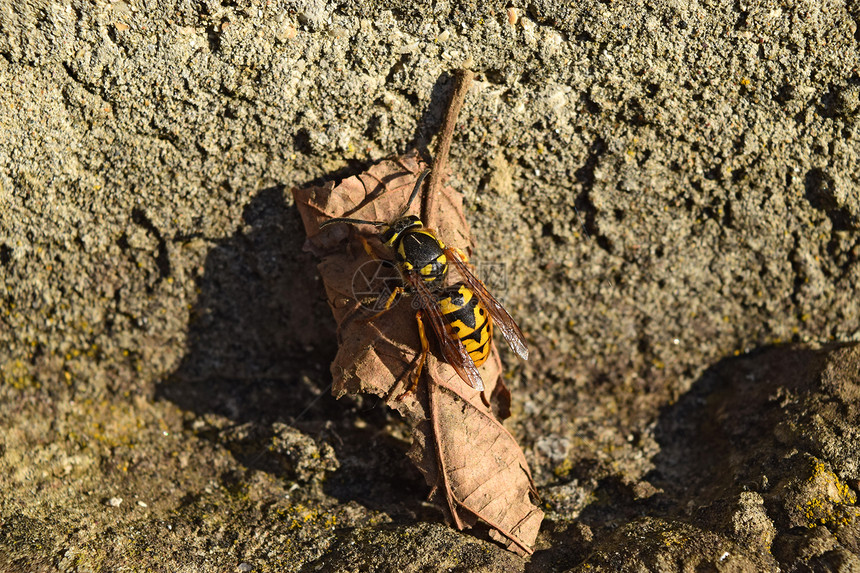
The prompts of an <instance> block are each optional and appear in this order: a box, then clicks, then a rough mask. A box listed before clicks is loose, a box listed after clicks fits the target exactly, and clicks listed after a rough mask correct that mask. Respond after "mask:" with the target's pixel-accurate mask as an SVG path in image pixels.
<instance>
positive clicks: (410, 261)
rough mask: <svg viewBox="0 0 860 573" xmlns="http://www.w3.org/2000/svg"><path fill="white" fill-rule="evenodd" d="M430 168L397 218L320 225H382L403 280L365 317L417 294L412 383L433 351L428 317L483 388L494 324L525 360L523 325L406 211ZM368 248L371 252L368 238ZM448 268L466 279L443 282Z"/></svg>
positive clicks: (458, 363)
mask: <svg viewBox="0 0 860 573" xmlns="http://www.w3.org/2000/svg"><path fill="white" fill-rule="evenodd" d="M429 173H430V171H429V170H427V171H424V172H423V173H422V174H421V176H420V177H419V178H418V181H417V182H416V183H415V188H414V189H413V190H412V194H411V195H410V196H409V200H408V201H407V203H406V206H405V207H404V208H403V211H402V212H401V213H400V215H398V216H397V217H396V218H395V219H394V220H393V221H388V222H386V221H366V220H363V219H351V218H348V217H339V218H333V219H329V220H327V221H325V222H323V223H322V224H321V225H320V228H322V227H325V226H326V225H331V224H334V223H350V224H354V225H373V226H374V227H376V228H377V229H379V238H380V240H381V242H382V243H383V245H385V247H387V248H388V249H389V250H390V251H391V252H392V253H393V254H394V265H395V267H396V268H397V270H398V272H399V274H400V278H401V283H402V284H401V285H398V286H397V287H395V288H394V289H392V292H391V294H390V296H389V297H388V299H387V300H386V302H385V304H384V306H383V308H382V311H380V312H379V313H377V314H375V315H373V316H371V317H370V318H368V319H367V320H373V319H375V318H377V317H379V316H380V315H382V314H383V313H385V312H387V311H388V310H389V309H390V308H391V305H392V304H393V303H394V301H395V300H396V299H397V298H398V297H399V296H401V295H403V294H404V293H406V294H410V295H412V296H415V297H417V304H416V305H415V306H416V307H417V308H418V311H417V312H416V315H415V319H416V322H417V323H418V334H419V337H420V340H421V354H420V355H419V358H418V363H417V366H416V367H415V370H414V378H413V382H412V386H411V388H414V387H415V385H417V383H418V379H419V377H420V375H421V369H422V368H423V366H424V363H425V361H426V359H427V353H428V352H429V343H428V341H427V335H426V332H425V329H424V320H423V319H424V317H425V316H426V317H427V319H428V320H429V322H430V326H431V327H432V329H433V332H434V334H435V335H436V339H437V341H438V342H439V347H440V350H441V351H442V356H443V357H444V359H445V361H446V362H447V363H448V364H450V365H451V366H453V367H454V370H456V372H457V374H459V376H460V378H462V379H463V381H465V382H466V383H467V384H468V385H469V386H471V387H472V388H474V389H475V390H478V391H479V392H482V391H483V390H484V383H483V381H482V380H481V375H480V373H479V372H478V366H480V365H481V364H483V363H484V362H485V361H486V360H487V357H488V356H489V355H490V341H491V340H492V336H493V325H494V324H495V325H496V326H497V327H498V329H499V330H500V331H501V332H502V335H503V336H504V338H505V340H507V342H508V344H509V345H510V347H511V349H512V350H513V351H514V352H516V353H517V354H518V355H519V356H520V357H521V358H522V359H523V360H528V355H529V350H528V347H527V346H526V342H525V338H524V336H523V333H522V331H521V330H520V328H519V326H517V323H516V322H514V319H513V318H511V315H510V314H508V311H506V310H505V308H504V307H503V306H502V305H501V303H499V301H498V300H496V298H495V297H494V296H493V295H491V294H490V293H489V291H488V290H487V288H486V287H485V286H484V283H483V282H481V281H480V280H479V279H478V278H477V277H475V275H474V274H473V273H472V271H471V270H470V265H469V264H468V261H467V259H466V256H465V254H462V252H461V251H459V249H452V248H450V247H447V246H446V245H445V244H444V243H443V242H442V241H440V240H439V238H438V237H437V236H436V235H435V233H433V231H431V230H429V229H427V228H426V227H424V223H423V222H422V221H421V219H420V218H419V217H417V216H415V215H406V213H407V212H408V211H409V206H410V205H411V204H412V202H413V201H414V200H415V197H416V196H417V195H418V191H419V190H420V189H421V184H422V183H423V181H424V178H425V177H426V176H427V175H428V174H429ZM365 248H366V249H367V250H368V253H369V254H371V255H372V253H371V252H370V249H369V247H368V245H367V243H366V242H365ZM450 267H453V268H454V269H456V271H457V273H458V274H459V275H460V277H462V281H461V282H457V283H456V284H453V285H450V286H445V283H446V279H447V277H448V270H449V268H450ZM407 393H408V391H407Z"/></svg>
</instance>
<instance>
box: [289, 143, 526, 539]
mask: <svg viewBox="0 0 860 573" xmlns="http://www.w3.org/2000/svg"><path fill="white" fill-rule="evenodd" d="M424 169H426V165H424V164H423V163H422V162H421V161H420V160H419V159H418V158H417V156H416V155H415V154H410V155H406V156H402V157H399V158H394V159H390V160H384V161H382V162H380V163H378V164H377V165H374V166H373V167H371V168H370V169H368V170H367V171H366V172H364V173H361V174H360V175H358V176H355V177H350V178H348V179H346V180H344V181H342V182H341V183H340V184H339V185H337V186H336V187H335V186H334V185H333V184H327V185H325V186H322V187H311V188H307V189H301V190H294V191H293V193H294V196H295V199H296V204H297V206H298V209H299V212H300V213H301V216H302V220H303V221H304V224H305V230H306V232H307V235H308V242H307V245H306V248H308V249H309V250H311V251H313V252H315V253H316V254H317V255H318V256H320V257H321V258H322V262H321V263H320V264H319V271H320V274H321V275H322V278H323V282H324V284H325V288H326V292H327V296H328V300H329V304H330V306H331V308H332V313H333V314H334V317H335V320H336V322H337V324H338V354H337V356H336V357H335V360H334V362H333V363H332V366H331V370H332V376H333V379H334V384H333V389H332V393H333V394H334V395H335V396H336V397H340V396H343V395H344V394H347V393H350V394H354V393H360V392H365V393H371V394H375V395H377V396H381V397H383V398H384V399H385V401H386V403H387V404H388V405H389V406H391V407H392V408H394V409H396V410H397V411H399V412H400V413H401V414H402V415H403V416H404V417H405V418H406V419H407V420H408V421H409V423H410V424H411V425H412V427H413V447H412V450H411V451H410V454H409V455H410V457H411V459H412V460H413V461H414V462H415V464H416V465H417V466H418V467H419V469H421V471H422V472H423V473H424V476H425V479H426V480H427V483H428V484H430V485H431V486H432V488H433V492H434V494H435V495H436V496H437V497H438V498H440V500H441V499H444V505H445V507H446V508H447V509H448V512H449V515H450V517H451V519H452V521H453V522H454V524H455V525H456V526H457V527H458V528H460V529H462V528H464V527H468V526H471V525H473V524H474V523H475V522H476V520H477V519H480V520H482V521H484V522H485V523H487V524H488V525H489V526H490V527H491V528H492V532H491V535H493V537H494V539H496V540H498V541H500V542H502V543H504V544H505V545H506V546H507V547H508V548H509V549H511V550H514V551H517V552H519V553H531V551H532V549H531V547H532V546H533V544H534V540H535V538H536V536H537V532H538V528H539V527H540V522H541V520H542V519H543V512H542V511H541V510H540V509H539V508H538V507H537V506H536V505H535V504H534V503H533V502H532V500H531V499H532V498H531V496H532V495H533V494H534V485H533V483H532V479H531V474H530V473H529V470H528V464H527V463H526V460H525V456H524V455H523V453H522V450H521V449H520V448H519V446H518V445H517V443H516V441H515V440H514V438H513V436H511V434H510V433H509V432H508V431H507V430H506V429H505V428H504V426H502V424H501V422H499V418H505V417H507V416H508V415H509V413H510V408H509V407H510V393H509V392H508V390H507V388H506V387H505V386H504V384H503V383H502V381H501V376H500V374H501V363H500V361H499V357H498V353H497V351H496V349H495V347H493V350H492V353H491V355H490V358H489V359H488V360H487V361H486V362H485V363H484V364H483V365H482V366H481V367H480V368H479V371H480V373H481V377H482V379H483V381H484V386H485V390H484V393H483V394H482V393H481V392H478V391H476V390H474V389H473V388H471V387H470V386H468V385H467V384H466V383H465V382H464V381H463V380H462V379H461V378H460V377H459V376H458V374H457V373H456V371H455V370H454V368H453V367H452V366H450V365H449V364H447V363H446V362H444V361H442V360H439V359H438V358H437V357H436V351H437V349H436V348H435V342H434V340H432V339H431V342H430V345H431V354H430V356H428V359H427V364H426V366H425V369H424V374H422V380H425V381H428V382H427V383H426V384H419V387H418V388H417V390H416V391H415V392H414V393H408V394H406V395H402V394H403V392H404V391H405V390H406V388H407V387H408V385H409V383H408V374H409V373H410V372H411V370H412V367H413V365H414V363H415V360H416V359H417V357H418V355H419V353H420V348H421V345H420V340H419V336H418V329H417V326H416V321H415V308H413V306H412V304H411V303H412V302H413V301H412V298H411V297H409V296H405V297H403V298H402V299H401V300H400V301H399V302H398V303H397V304H395V305H394V306H393V307H392V308H391V310H389V311H388V312H386V313H385V314H384V315H382V316H380V317H379V318H377V319H375V320H372V321H369V322H368V321H366V319H367V318H368V317H369V316H372V314H373V313H372V312H370V311H369V310H368V309H367V308H366V306H363V304H364V305H368V304H370V303H373V302H376V301H375V300H374V298H373V297H372V296H371V297H370V298H369V299H367V300H366V299H365V298H364V297H363V296H360V295H358V294H355V293H356V292H364V293H373V292H378V291H379V290H381V288H382V283H381V281H380V279H379V278H378V277H375V278H374V271H375V270H377V269H379V261H378V260H375V259H374V257H372V256H370V255H369V254H368V253H367V252H366V250H365V248H364V245H363V244H362V241H361V239H360V237H363V238H364V239H365V240H366V241H367V243H368V244H369V245H370V246H371V247H372V249H373V251H374V252H375V253H380V254H381V253H385V250H384V248H383V247H382V245H381V244H380V242H379V240H378V239H377V238H376V230H375V228H374V227H372V226H370V225H359V226H353V225H350V224H340V225H331V226H328V227H326V228H324V229H322V230H320V228H319V226H320V224H321V223H322V222H324V221H326V220H328V219H329V218H333V217H352V218H357V219H366V220H372V221H391V220H393V219H395V218H396V217H397V216H398V215H400V213H401V210H402V209H403V207H404V206H405V204H406V201H407V200H408V198H409V194H410V193H411V191H412V189H413V186H414V184H415V181H416V179H417V177H418V175H419V174H420V173H421V172H422V171H423V170H424ZM432 204H433V205H434V213H432V214H431V217H430V218H431V219H432V220H433V221H434V224H435V229H434V230H435V231H436V233H437V236H438V237H439V238H440V239H441V240H442V241H443V242H444V243H445V244H447V245H449V246H453V247H458V248H460V249H463V250H470V248H471V246H472V239H471V235H470V233H469V229H468V225H467V224H466V220H465V218H464V216H463V205H462V199H461V197H460V195H459V194H457V193H456V192H454V191H453V190H452V189H451V188H450V187H445V188H443V189H442V191H441V192H440V193H439V195H438V196H437V197H436V201H434V202H433V203H432ZM419 208H420V201H416V202H414V204H413V205H412V206H411V209H410V213H413V214H418V213H417V211H418V210H419ZM388 258H390V255H389V256H388ZM389 273H390V276H396V272H395V271H394V270H393V269H391V270H390V271H389ZM431 334H432V333H431ZM431 338H432V337H431ZM487 396H489V399H487ZM497 416H498V417H497Z"/></svg>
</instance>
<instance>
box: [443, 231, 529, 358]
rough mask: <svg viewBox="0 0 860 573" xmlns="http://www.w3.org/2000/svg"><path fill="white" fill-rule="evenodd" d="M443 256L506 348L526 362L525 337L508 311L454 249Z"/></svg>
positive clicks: (527, 353)
mask: <svg viewBox="0 0 860 573" xmlns="http://www.w3.org/2000/svg"><path fill="white" fill-rule="evenodd" d="M445 256H446V257H448V261H450V262H453V263H454V266H455V267H457V271H459V273H460V275H461V276H462V277H463V280H464V281H465V282H466V284H468V285H469V288H471V289H472V291H473V292H474V293H475V295H477V297H478V299H480V301H481V302H482V303H483V304H484V306H485V307H486V308H487V312H489V313H490V316H491V317H493V320H494V321H495V322H496V326H498V328H499V330H501V331H502V336H504V337H505V340H507V341H508V346H510V347H511V350H513V351H514V352H516V353H517V354H518V355H519V356H520V358H522V359H523V360H528V359H529V347H528V346H526V339H525V336H523V331H522V330H520V327H519V326H517V323H516V322H514V319H513V318H512V317H511V315H510V314H508V311H506V310H505V307H503V306H502V304H501V303H500V302H499V301H497V300H496V297H494V296H493V295H491V294H490V291H488V290H487V287H485V286H484V283H482V282H481V281H480V280H479V279H478V277H476V276H475V275H473V274H472V271H471V270H470V269H469V265H468V264H466V262H465V261H464V260H463V259H462V258H460V255H459V254H458V253H457V252H456V251H455V250H454V249H451V248H450V247H447V248H446V249H445Z"/></svg>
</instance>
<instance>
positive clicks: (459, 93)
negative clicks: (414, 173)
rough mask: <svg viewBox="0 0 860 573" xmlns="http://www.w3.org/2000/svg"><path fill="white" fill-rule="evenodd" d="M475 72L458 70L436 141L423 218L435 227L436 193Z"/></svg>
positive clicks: (426, 222)
mask: <svg viewBox="0 0 860 573" xmlns="http://www.w3.org/2000/svg"><path fill="white" fill-rule="evenodd" d="M474 77H475V73H474V72H473V71H471V70H457V72H456V75H455V78H456V79H455V84H454V91H453V93H452V94H451V101H450V102H448V109H447V110H445V118H444V119H443V121H442V127H441V129H440V131H439V139H438V141H437V142H436V156H435V157H434V159H433V172H432V173H430V182H429V184H428V185H427V189H426V191H425V193H424V201H423V204H422V217H421V218H422V220H423V221H424V223H425V224H426V225H427V226H428V227H431V228H432V227H433V218H434V217H433V208H434V202H435V198H436V195H437V194H439V193H440V192H441V191H442V179H443V178H444V177H445V175H446V173H447V171H448V154H449V152H450V151H451V140H452V139H454V126H456V125H457V116H458V115H460V108H461V107H463V100H464V99H466V93H467V92H468V91H469V88H470V87H471V86H472V79H473V78H474Z"/></svg>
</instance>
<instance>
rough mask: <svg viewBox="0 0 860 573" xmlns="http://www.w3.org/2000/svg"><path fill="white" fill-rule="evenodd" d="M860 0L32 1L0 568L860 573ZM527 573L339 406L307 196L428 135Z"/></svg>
mask: <svg viewBox="0 0 860 573" xmlns="http://www.w3.org/2000/svg"><path fill="white" fill-rule="evenodd" d="M858 19H860V6H858V5H857V4H856V3H854V2H832V1H829V0H824V1H804V0H797V1H775V0H774V1H771V0H756V1H728V0H713V1H711V0H699V1H696V0H690V1H687V0H655V1H651V2H644V1H641V0H640V1H629V0H609V1H594V0H583V1H582V2H575V3H574V2H572V3H567V2H554V1H552V2H550V1H546V0H534V1H533V2H518V1H512V2H497V1H495V0H488V1H485V2H448V1H445V0H437V1H435V2H429V3H426V2H419V3H415V2H403V1H399V0H395V1H394V2H379V3H371V2H364V1H362V0H356V1H349V0H347V1H342V2H339V1H325V0H307V1H301V0H293V1H291V0H287V1H284V0H269V1H257V0H229V1H227V0H225V1H223V2H218V1H213V0H202V1H198V2H186V1H183V0H177V1H169V0H168V1H162V0H141V1H138V0H117V1H113V2H109V1H98V2H79V1H74V0H73V1H71V2H57V3H39V2H33V1H28V0H24V1H23V2H21V1H17V2H12V1H10V0H0V129H2V131H0V428H2V429H1V430H0V569H2V570H4V571H241V572H250V571H401V572H405V571H436V570H451V571H564V570H589V571H593V570H602V571H616V570H627V571H634V570H636V571H641V570H684V571H693V570H697V571H699V570H733V571H734V570H748V571H759V570H771V571H776V570H782V571H792V570H797V571H825V570H838V571H857V570H858V568H860V545H858V541H857V539H858V537H860V519H858V507H857V494H858V489H860V481H858V480H860V461H858V460H860V447H858V443H860V414H858V402H860V374H858V372H860V368H858V367H860V349H858V347H855V346H852V344H854V343H856V342H857V341H858V340H860V297H858V294H860V286H858V285H860V175H858V165H860V161H858V154H860V143H858V141H860V125H859V124H858V114H860V73H858V65H860V62H858V60H860V56H858V54H860V49H858V48H860V47H858V43H860V31H858V26H857V22H858ZM463 66H465V67H469V68H471V69H473V70H474V71H475V72H476V74H477V81H476V83H475V85H474V86H473V89H472V91H471V92H470V93H469V95H468V97H467V99H466V102H465V104H464V107H463V110H462V112H461V116H460V121H459V124H458V126H457V132H456V135H455V139H454V143H453V147H452V155H451V167H452V170H453V176H452V178H451V183H452V185H453V186H454V187H455V188H456V189H459V190H461V191H462V192H463V194H464V198H465V202H466V205H467V214H468V217H469V219H470V224H471V225H472V227H473V231H474V234H475V236H476V239H477V241H478V244H479V249H478V251H477V253H476V259H477V260H479V261H488V262H497V263H504V264H505V265H506V269H507V274H506V280H505V281H504V282H503V283H502V284H499V285H496V286H495V289H496V292H497V293H498V294H501V295H503V297H504V300H505V303H506V305H507V306H508V308H509V310H510V311H511V313H512V314H513V315H514V316H515V317H516V318H517V319H518V321H519V322H520V324H521V326H522V327H523V330H524V331H525V332H526V333H527V337H528V340H529V344H530V347H531V349H532V357H531V358H530V360H529V362H528V363H526V364H523V363H518V362H517V361H516V360H514V358H513V357H512V356H510V354H507V355H506V360H507V366H508V368H509V372H508V374H507V376H508V382H509V385H510V386H511V388H512V391H513V399H514V416H513V417H512V419H511V420H509V421H508V422H507V427H508V428H509V429H511V431H512V432H513V433H514V435H515V436H516V437H517V438H518V439H519V440H520V443H521V445H522V446H523V448H524V450H525V452H526V455H527V457H528V459H529V462H530V464H531V466H532V470H533V473H534V477H535V481H536V483H537V486H538V491H539V493H540V494H541V497H542V500H543V507H544V509H545V510H546V511H547V519H546V520H545V521H544V525H543V530H542V533H541V534H540V536H539V537H538V546H537V548H536V552H535V554H534V555H533V556H532V557H531V558H530V559H522V558H520V557H518V556H516V555H514V554H512V553H509V552H507V551H505V550H504V549H502V548H500V547H499V546H498V545H496V544H494V543H493V542H492V541H490V540H489V539H488V537H487V532H486V530H485V529H480V528H479V529H477V530H471V531H467V532H462V533H461V532H457V531H456V530H454V529H452V528H450V527H448V525H446V524H445V523H444V520H443V518H442V514H441V513H440V512H439V511H438V510H437V509H436V508H434V507H432V506H429V505H427V504H425V503H424V502H423V500H424V499H425V498H426V496H427V493H428V491H427V488H426V486H425V485H424V484H423V480H422V478H421V476H420V474H419V473H418V471H417V470H416V469H414V468H413V467H412V466H411V465H410V464H409V462H408V461H407V459H406V456H405V452H406V451H407V450H408V442H407V436H408V432H407V430H406V428H405V426H404V424H403V423H402V422H401V421H400V420H399V419H398V418H397V417H396V416H395V415H393V414H391V413H390V412H387V411H385V409H384V408H383V407H381V406H380V404H379V402H378V401H376V400H375V399H371V398H361V397H359V398H344V399H342V400H340V401H335V400H334V399H332V398H331V397H330V396H329V395H328V385H329V384H330V381H331V378H330V374H329V372H328V365H329V363H330V361H331V359H332V357H333V356H334V353H335V344H336V338H335V333H334V324H333V321H332V319H331V316H330V312H329V309H328V308H327V306H326V304H325V301H324V296H323V293H322V292H321V289H320V285H319V284H318V279H317V274H316V268H315V260H314V258H313V257H312V256H311V255H310V254H308V253H305V252H303V251H302V245H303V241H304V236H303V233H302V231H301V225H300V221H299V218H298V215H297V213H296V211H295V209H294V207H293V205H292V199H291V195H290V189H291V188H292V187H294V186H304V185H308V184H311V183H319V182H321V181H324V180H338V179H341V178H343V177H345V176H347V175H351V174H354V173H357V172H359V171H361V170H363V169H364V168H366V167H367V166H368V165H369V164H371V163H373V162H374V161H377V160H379V159H380V158H382V157H385V156H387V155H389V154H392V153H402V152H405V151H406V150H408V149H411V148H413V147H415V148H418V149H419V150H423V151H426V150H427V149H428V148H429V149H431V150H432V143H433V136H434V134H435V133H436V130H437V129H438V127H439V124H440V120H441V116H442V113H443V109H444V105H445V102H446V99H447V97H448V95H449V93H450V90H451V86H452V73H453V70H455V69H456V68H458V67H463Z"/></svg>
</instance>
